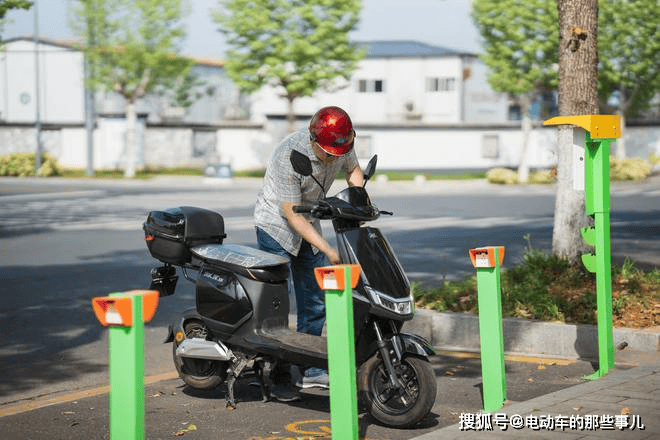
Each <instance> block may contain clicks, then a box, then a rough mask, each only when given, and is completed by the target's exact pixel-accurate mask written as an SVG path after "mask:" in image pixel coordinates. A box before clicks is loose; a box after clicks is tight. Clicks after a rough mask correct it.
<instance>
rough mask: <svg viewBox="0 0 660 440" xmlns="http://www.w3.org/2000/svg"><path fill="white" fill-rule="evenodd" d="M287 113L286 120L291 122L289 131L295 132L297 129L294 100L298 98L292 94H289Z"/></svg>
mask: <svg viewBox="0 0 660 440" xmlns="http://www.w3.org/2000/svg"><path fill="white" fill-rule="evenodd" d="M286 99H287V104H288V107H287V113H286V120H287V122H288V123H289V133H293V132H294V131H295V130H296V114H295V113H294V111H293V101H294V100H295V99H296V98H294V97H291V96H287V98H286Z"/></svg>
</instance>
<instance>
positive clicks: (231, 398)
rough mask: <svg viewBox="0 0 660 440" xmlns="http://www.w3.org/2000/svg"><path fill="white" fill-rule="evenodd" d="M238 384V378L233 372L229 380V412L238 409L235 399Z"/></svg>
mask: <svg viewBox="0 0 660 440" xmlns="http://www.w3.org/2000/svg"><path fill="white" fill-rule="evenodd" d="M235 383H236V376H234V374H233V372H232V374H231V376H230V377H229V379H228V380H227V398H226V400H227V403H226V407H227V409H228V410H230V411H233V410H235V409H236V399H234V384H235Z"/></svg>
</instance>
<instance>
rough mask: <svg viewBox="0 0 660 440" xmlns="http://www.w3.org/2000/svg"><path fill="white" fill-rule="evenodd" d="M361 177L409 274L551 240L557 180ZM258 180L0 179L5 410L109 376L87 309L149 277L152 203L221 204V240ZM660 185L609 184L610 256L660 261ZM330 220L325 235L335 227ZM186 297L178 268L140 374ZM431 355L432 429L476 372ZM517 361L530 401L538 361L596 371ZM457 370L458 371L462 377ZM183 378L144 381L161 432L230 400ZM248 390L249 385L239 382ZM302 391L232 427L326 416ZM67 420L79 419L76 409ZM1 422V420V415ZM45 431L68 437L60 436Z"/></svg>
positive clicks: (454, 270)
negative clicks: (520, 182) (506, 183)
mask: <svg viewBox="0 0 660 440" xmlns="http://www.w3.org/2000/svg"><path fill="white" fill-rule="evenodd" d="M369 185H370V186H369V187H368V189H369V190H370V193H371V196H372V199H373V200H374V202H375V203H376V204H377V205H378V206H379V207H380V208H382V209H384V210H390V211H394V212H395V214H396V215H395V216H394V217H391V218H388V217H383V218H382V219H380V220H378V222H376V223H374V226H377V227H380V228H381V229H382V230H383V231H384V232H385V233H386V235H387V236H388V238H389V240H390V242H391V243H392V246H393V248H394V249H395V250H396V251H397V254H398V256H399V258H400V260H401V262H402V264H403V266H404V268H405V269H406V271H407V273H408V274H409V277H410V278H411V279H412V280H419V281H423V282H437V281H438V280H441V279H443V278H447V279H452V278H459V277H462V276H464V275H465V274H468V273H471V272H472V270H473V269H472V268H471V265H470V263H469V261H468V257H467V251H468V249H470V248H472V247H476V246H482V245H494V244H497V245H504V246H506V252H507V257H506V261H505V265H507V264H514V263H515V262H516V261H518V260H519V259H520V256H521V255H522V252H523V250H524V248H525V246H527V245H528V243H529V242H530V241H531V244H532V245H533V246H535V247H539V248H542V249H549V248H550V242H551V233H552V216H553V212H554V188H553V187H551V186H547V187H544V186H530V187H510V188H506V187H495V186H490V185H487V184H485V183H484V182H463V183H427V184H424V185H416V184H414V183H407V184H403V183H387V184H382V183H378V182H372V183H370V184H369ZM258 188H259V181H258V180H240V181H239V180H237V181H234V182H233V183H232V184H219V183H217V182H214V183H207V182H206V181H204V180H202V179H156V180H153V181H148V182H133V181H131V182H109V181H67V180H59V179H55V180H51V179H49V180H42V179H20V180H16V179H4V178H0V212H2V215H1V216H0V280H2V282H1V284H0V334H2V335H3V338H2V339H1V340H0V411H1V410H2V408H3V407H7V405H21V404H23V403H25V402H31V401H33V400H35V399H36V400H39V399H43V398H44V396H60V395H70V394H69V393H71V392H75V391H79V390H86V389H93V388H96V387H98V386H103V385H105V384H107V374H108V370H107V331H105V330H104V329H103V328H102V327H101V326H100V325H99V324H98V323H97V322H96V320H95V318H94V317H93V314H92V311H91V307H90V299H91V298H92V297H94V296H104V295H107V294H108V293H110V292H117V291H125V290H130V289H140V288H145V287H148V285H149V270H150V268H151V267H153V266H155V265H157V262H156V261H155V260H153V259H152V258H151V257H150V256H149V254H148V252H147V250H146V246H145V244H144V241H143V232H142V230H141V224H142V222H143V221H144V219H145V218H146V214H147V212H148V211H149V210H152V209H160V208H164V207H169V206H177V205H193V206H201V207H205V208H209V209H214V210H218V211H220V212H222V214H223V216H224V217H225V221H226V230H227V233H228V238H227V241H226V242H227V243H241V244H254V242H255V239H254V232H253V227H252V217H251V214H252V206H253V203H254V200H255V197H256V194H257V191H258ZM659 189H660V185H656V184H655V183H654V182H652V183H647V184H636V185H634V184H631V185H628V184H624V185H619V186H615V190H614V192H613V197H612V249H613V255H614V259H615V261H616V260H621V259H622V258H623V257H625V256H630V257H632V258H634V259H635V260H637V261H639V262H641V263H643V264H645V265H651V266H656V267H659V266H660V255H659V253H658V252H657V249H659V248H660V215H659V214H660V191H659ZM325 229H326V232H327V233H329V230H330V227H326V228H325ZM193 305H194V291H193V290H192V288H191V286H190V283H187V282H185V280H180V286H179V288H178V289H177V294H176V295H175V296H174V297H169V298H165V299H163V300H162V301H161V302H160V304H159V307H158V311H157V312H156V316H155V317H154V320H153V321H152V323H150V324H149V325H148V326H147V328H146V334H145V346H146V361H145V365H146V369H147V372H146V373H147V375H148V376H152V377H153V376H157V375H163V374H164V375H167V374H169V373H171V372H172V370H173V367H172V362H171V348H170V346H169V345H164V344H162V343H161V342H162V340H163V338H164V335H165V328H166V327H167V324H168V323H169V322H171V321H172V320H173V319H174V318H175V316H176V315H177V313H178V312H179V311H180V310H182V309H184V308H187V307H191V306H193ZM434 362H435V365H436V373H437V377H438V385H439V386H438V389H439V390H441V391H440V392H439V394H438V400H437V402H436V407H435V408H434V411H433V413H434V418H433V420H430V421H429V422H428V423H429V427H428V429H431V428H432V427H435V428H437V427H438V425H439V424H440V425H444V424H449V423H453V422H455V421H456V419H457V417H458V416H457V415H456V414H455V413H456V412H457V411H460V410H463V411H465V410H474V411H476V409H478V408H479V405H480V402H479V401H478V400H479V399H480V397H479V396H480V393H479V392H478V389H476V388H475V386H477V385H478V383H479V381H480V377H479V372H478V367H477V366H474V365H472V366H469V365H464V364H465V362H464V361H462V360H456V359H453V358H451V357H449V358H447V359H442V358H438V359H434ZM461 365H462V366H463V367H464V368H462V369H458V370H456V372H455V373H456V374H454V375H453V376H452V375H445V373H444V372H445V371H447V370H448V369H449V368H453V367H457V366H461ZM525 365H528V364H520V363H513V364H511V365H510V366H509V369H510V370H511V372H512V374H514V373H515V371H516V370H515V369H516V368H522V369H523V370H521V371H522V372H521V373H520V377H519V381H518V383H519V384H520V390H521V391H520V392H521V393H523V394H521V395H519V396H517V397H513V396H515V394H514V395H512V394H510V395H509V397H510V398H511V399H513V400H519V399H521V400H525V399H526V396H525V395H524V393H525V392H532V391H533V390H536V392H541V391H548V389H547V388H546V389H543V388H542V387H540V388H535V387H534V386H530V384H531V383H532V382H529V381H528V379H529V377H530V376H529V375H530V374H531V373H532V372H537V373H539V372H540V373H545V372H555V373H554V374H555V376H556V377H555V376H552V377H551V376H548V378H547V379H543V380H542V381H539V382H544V381H545V383H547V384H552V386H569V385H571V384H574V383H576V382H575V380H577V378H579V377H580V376H581V375H582V374H584V373H586V372H590V371H585V370H589V369H590V365H589V364H587V363H579V364H577V366H575V367H574V368H575V369H576V370H575V371H573V370H568V369H565V370H563V369H562V368H564V367H560V366H553V368H548V369H547V370H543V371H542V370H534V368H536V364H529V365H531V366H530V367H529V368H531V370H530V371H525V370H524V368H526V367H524V366H525ZM555 367H557V368H555ZM566 368H568V367H566ZM532 370H533V371H532ZM462 375H465V380H463V381H458V380H459V379H460V378H462V377H463V376H462ZM509 377H513V375H509V374H507V379H508V380H509ZM452 380H453V381H458V382H456V384H455V385H456V388H452V385H453V384H452ZM510 380H512V381H514V379H510ZM511 383H514V382H511ZM180 386H181V382H180V381H178V380H171V381H164V382H159V383H158V385H153V386H152V388H150V390H152V391H154V393H153V396H156V395H158V397H153V398H149V399H148V402H152V403H148V405H156V406H155V407H152V410H148V411H151V412H148V418H149V417H152V418H153V417H157V416H156V415H154V414H161V413H166V414H169V413H168V411H172V413H171V417H170V418H171V420H169V418H165V419H166V420H163V421H162V424H163V427H162V435H163V438H169V436H171V432H172V431H173V430H176V429H175V428H176V427H177V425H176V423H184V422H185V421H186V420H188V419H186V418H185V417H183V415H184V414H187V415H189V416H190V417H192V418H194V417H208V419H207V422H208V424H213V423H217V417H219V416H218V414H219V413H218V411H219V408H221V407H222V408H224V400H223V399H222V396H221V394H222V392H221V391H218V392H217V393H219V394H217V393H216V394H213V395H210V396H207V395H204V396H199V395H196V394H195V393H194V392H191V391H190V390H188V391H186V390H184V389H181V388H180ZM551 389H552V388H551ZM475 390H476V391H475ZM511 390H512V388H510V392H511ZM161 391H162V392H161ZM150 392H151V391H150ZM246 393H247V394H246V395H248V396H254V395H255V391H250V389H247V388H246ZM104 398H105V399H107V396H106V397H103V396H99V397H94V398H91V399H99V402H102V401H103V399H104ZM165 400H168V401H171V405H165V407H167V408H169V409H163V408H161V406H159V402H163V401H165ZM85 401H86V403H85V406H88V407H93V408H97V411H96V413H97V415H96V417H97V418H99V417H103V415H102V414H101V413H102V411H98V409H100V408H101V407H102V404H101V403H87V401H88V399H85ZM305 402H306V403H305V404H304V405H298V406H296V405H292V406H288V405H282V404H278V403H267V404H263V403H261V402H258V401H256V400H255V398H254V397H248V399H247V402H245V403H246V404H245V405H242V407H241V408H243V407H245V408H246V409H245V410H243V411H245V412H243V411H241V412H240V414H241V417H238V416H233V415H232V417H236V419H237V420H236V424H235V425H231V424H229V425H227V429H235V430H236V432H237V433H241V435H243V434H245V435H244V437H241V435H239V436H238V437H236V438H249V437H250V436H261V437H263V438H267V436H268V435H270V433H271V432H273V431H277V432H280V431H281V432H282V435H284V432H285V431H286V430H285V429H284V426H285V424H284V421H285V420H290V422H287V423H293V422H296V421H301V420H313V419H316V418H321V419H323V418H327V417H328V413H327V399H322V398H318V397H312V398H311V400H309V401H308V400H305ZM70 405H75V404H74V403H70ZM263 405H269V406H268V408H269V409H272V411H270V410H269V411H268V412H269V413H271V412H272V413H273V414H274V415H273V417H271V419H270V421H269V422H268V421H266V420H265V419H264V421H263V422H260V417H261V416H262V415H263V412H264V411H263ZM324 405H325V406H324ZM79 408H81V407H79ZM153 408H158V409H157V410H154V409H153ZM247 408H252V409H251V410H248V409H247ZM275 408H277V410H276V409H275ZM38 411H46V409H45V408H44V409H40V410H36V411H32V412H30V413H29V414H28V415H26V416H25V417H27V418H26V419H25V423H29V422H28V420H29V415H30V414H31V415H32V416H36V414H38ZM71 411H73V410H71ZM71 411H69V412H71ZM223 411H224V409H223ZM306 411H309V412H306ZM73 412H74V413H75V414H78V415H80V414H79V413H78V412H76V411H73ZM44 414H46V416H47V417H54V416H53V415H52V414H48V413H47V412H45V413H44ZM149 414H151V415H149ZM203 414H206V415H203ZM236 414H239V413H238V412H237V413H236ZM284 414H286V415H284ZM68 415H70V414H63V415H59V416H57V418H58V420H57V421H60V422H62V425H63V426H64V428H63V429H64V431H62V432H63V433H64V432H66V430H67V429H69V428H71V427H72V426H71V425H66V423H65V422H66V421H69V420H70V419H71V417H68ZM105 415H106V416H107V412H106V414H105ZM65 416H66V417H65ZM14 417H22V416H14ZM14 417H12V419H13V418H14ZM85 417H87V415H85ZM89 417H92V415H91V414H89ZM158 417H160V416H158ZM452 417H453V418H454V419H452ZM73 418H74V419H76V420H78V416H76V417H73ZM92 418H93V417H92ZM4 420H6V419H4V418H2V419H0V426H2V423H3V421H4ZM16 420H18V419H16ZM99 420H101V419H99ZM168 420H169V421H168ZM182 420H183V421H182ZM214 420H215V421H216V422H214ZM434 420H435V421H434ZM175 421H176V423H175ZM51 422H56V420H51ZM224 422H226V420H225V419H224V418H223V423H224ZM159 423H161V422H159ZM227 423H228V422H227ZM81 424H82V422H77V423H76V424H75V425H73V426H75V427H79V426H81ZM148 424H149V421H148ZM265 424H268V426H266V425H265ZM431 425H434V426H431ZM159 426H160V425H159ZM245 426H247V428H245ZM53 429H55V428H53ZM76 429H77V428H76ZM152 429H156V430H157V432H159V434H157V435H155V434H154V435H149V438H157V437H158V436H160V435H161V434H160V431H158V430H159V429H160V427H158V428H152ZM319 429H320V428H319ZM373 429H375V428H373ZM420 429H422V431H418V432H414V433H413V434H410V435H408V436H407V437H406V435H407V434H401V435H402V436H397V435H398V434H397V435H394V434H391V433H388V434H387V437H383V438H411V437H414V436H415V435H419V434H421V433H422V432H423V429H425V428H420ZM3 431H4V430H3ZM165 432H167V433H169V434H167V435H165ZM227 432H229V431H227ZM405 432H407V431H405ZM379 435H385V434H382V432H380V431H374V434H373V436H374V438H379V437H378V436H379ZM8 438H22V437H8ZM43 438H74V437H68V436H65V435H64V434H62V436H61V437H60V436H59V435H58V436H57V437H43ZM79 438H97V437H94V436H90V437H84V436H82V437H79ZM98 438H102V437H98ZM199 438H205V437H199ZM209 438H211V437H209ZM215 438H217V437H215ZM256 438H259V437H256ZM369 438H372V434H371V432H369Z"/></svg>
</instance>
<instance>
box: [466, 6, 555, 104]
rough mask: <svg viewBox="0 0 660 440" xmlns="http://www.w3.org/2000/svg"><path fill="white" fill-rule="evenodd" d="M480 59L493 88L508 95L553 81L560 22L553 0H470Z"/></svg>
mask: <svg viewBox="0 0 660 440" xmlns="http://www.w3.org/2000/svg"><path fill="white" fill-rule="evenodd" d="M472 18H473V20H474V23H475V25H476V27H477V29H478V30H479V33H480V34H481V37H482V40H483V41H482V48H483V51H484V53H483V55H482V56H481V60H482V61H483V62H484V63H485V64H486V66H488V69H489V73H488V83H489V84H490V86H491V87H492V88H493V90H495V91H498V92H505V93H509V94H510V95H513V96H521V95H527V94H535V93H537V92H538V91H539V90H541V89H542V88H545V87H549V86H556V83H557V71H556V69H555V67H554V66H555V65H556V63H557V62H558V53H557V46H558V41H559V27H558V24H557V23H558V17H557V2H556V1H555V0H474V1H473V2H472Z"/></svg>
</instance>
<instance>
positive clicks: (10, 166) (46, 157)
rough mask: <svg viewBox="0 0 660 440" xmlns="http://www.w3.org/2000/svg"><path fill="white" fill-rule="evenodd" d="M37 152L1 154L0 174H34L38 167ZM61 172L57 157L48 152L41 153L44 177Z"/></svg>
mask: <svg viewBox="0 0 660 440" xmlns="http://www.w3.org/2000/svg"><path fill="white" fill-rule="evenodd" d="M35 159H36V154H34V153H12V154H10V155H8V156H0V176H17V177H28V176H34V172H35V168H36V163H35V162H36V161H35ZM60 173H61V170H60V166H59V164H58V163H57V159H55V158H54V157H53V156H51V155H50V154H48V153H43V154H42V155H41V168H39V175H40V176H44V177H49V176H59V175H60Z"/></svg>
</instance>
